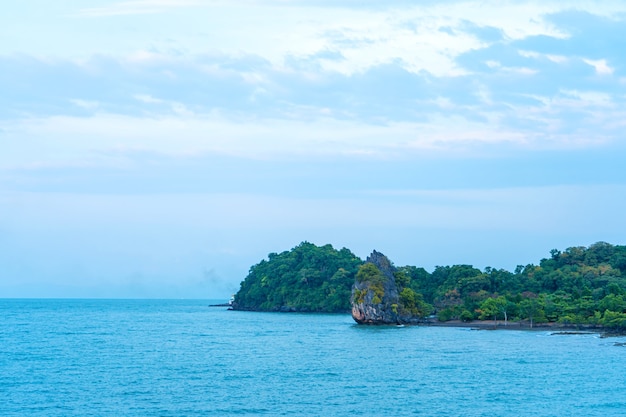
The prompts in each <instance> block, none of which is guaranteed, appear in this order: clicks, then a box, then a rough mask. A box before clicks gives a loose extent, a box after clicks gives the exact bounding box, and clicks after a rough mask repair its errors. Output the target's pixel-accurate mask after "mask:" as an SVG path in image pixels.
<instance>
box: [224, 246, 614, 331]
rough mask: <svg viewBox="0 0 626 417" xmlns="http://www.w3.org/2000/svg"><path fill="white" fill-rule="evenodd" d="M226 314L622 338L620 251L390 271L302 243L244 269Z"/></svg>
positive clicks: (385, 265) (374, 258) (375, 257)
mask: <svg viewBox="0 0 626 417" xmlns="http://www.w3.org/2000/svg"><path fill="white" fill-rule="evenodd" d="M233 309H235V310H250V311H281V312H318V313H347V312H352V316H353V317H354V318H355V320H356V321H357V322H359V323H368V324H392V323H397V324H405V323H408V324H421V323H424V324H425V323H433V321H434V322H436V323H441V324H445V323H455V322H456V323H472V322H474V321H479V320H491V321H493V322H494V323H498V322H500V323H503V324H504V325H510V326H518V327H521V326H524V327H526V328H533V327H537V326H545V325H560V326H565V327H583V328H585V327H601V328H603V329H605V330H607V331H619V332H623V331H626V246H620V245H611V244H609V243H606V242H598V243H594V244H592V245H590V246H589V247H584V246H577V247H570V248H567V249H565V250H564V251H560V250H556V249H553V250H551V251H550V257H549V258H544V259H541V260H540V261H539V263H538V264H537V265H534V264H528V265H525V266H524V265H518V266H517V267H516V268H515V270H514V271H513V272H510V271H507V270H504V269H495V268H491V267H487V268H485V269H484V270H480V269H478V268H475V267H473V266H472V265H453V266H437V267H435V269H434V270H433V271H432V272H428V271H426V270H425V269H424V268H421V267H417V266H400V267H396V266H395V265H393V263H392V262H391V261H390V260H389V259H387V258H386V257H385V256H384V255H383V254H381V253H380V252H377V251H374V252H372V254H371V255H370V256H369V257H368V258H367V259H366V260H365V261H363V260H361V259H360V258H359V257H357V256H356V255H354V254H353V253H352V252H351V251H350V250H349V249H346V248H342V249H340V250H337V249H335V248H333V247H332V246H331V245H324V246H316V245H314V244H312V243H309V242H302V243H301V244H299V245H298V246H296V247H294V248H293V249H291V250H289V251H285V252H282V253H279V254H278V253H270V254H269V255H268V258H267V259H266V260H265V259H264V260H262V261H261V262H260V263H258V264H256V265H254V266H252V267H251V268H250V271H249V274H248V276H247V277H246V278H245V279H244V281H242V283H241V287H240V289H239V291H238V292H237V293H236V294H235V297H234V302H233Z"/></svg>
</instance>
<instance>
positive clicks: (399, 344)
mask: <svg viewBox="0 0 626 417" xmlns="http://www.w3.org/2000/svg"><path fill="white" fill-rule="evenodd" d="M210 303H211V301H202V300H6V299H5V300H0V317H1V320H2V321H1V325H0V416H4V417H6V416H234V415H236V416H240V415H247V416H256V415H260V416H413V415H414V416H490V417H493V416H534V417H540V416H581V417H582V416H584V417H589V416H604V417H607V416H626V347H624V346H620V345H619V344H620V343H624V342H626V338H606V339H603V338H600V337H598V335H593V334H589V335H568V336H564V335H551V334H550V333H549V332H542V331H534V332H531V331H485V330H482V331H475V330H471V329H463V328H442V327H362V326H358V325H356V324H355V323H354V322H353V321H352V318H351V317H350V316H347V315H304V314H280V313H251V312H235V311H227V310H226V309H225V308H216V307H211V308H210V307H208V304H210Z"/></svg>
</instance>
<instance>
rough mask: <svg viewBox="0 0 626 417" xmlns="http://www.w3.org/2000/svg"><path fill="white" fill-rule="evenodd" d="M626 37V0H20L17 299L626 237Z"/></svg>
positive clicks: (476, 258) (14, 227) (3, 255)
mask: <svg viewBox="0 0 626 417" xmlns="http://www.w3.org/2000/svg"><path fill="white" fill-rule="evenodd" d="M624 39H626V2H623V1H602V2H600V1H568V2H563V1H553V0H543V1H524V0H522V1H517V0H516V1H506V0H498V1H495V0H492V1H472V0H467V1H463V0H444V1H430V0H424V1H408V0H390V1H386V2H381V1H372V0H360V1H356V0H333V1H327V0H317V1H313V0H256V1H255V0H240V1H237V2H232V1H223V0H128V1H115V0H65V1H57V2H51V1H49V0H25V1H20V2H7V4H4V5H3V12H2V13H1V14H0V298H3V297H98V298H211V299H222V298H228V297H229V296H230V295H231V294H232V293H234V292H236V291H237V289H238V288H239V283H240V282H241V281H242V280H243V279H244V278H245V276H246V275H247V273H248V271H249V269H250V267H251V266H253V265H255V264H256V263H258V262H260V261H261V260H262V259H265V258H266V257H267V255H268V254H269V253H271V252H282V251H286V250H290V249H291V248H293V247H295V246H296V245H298V244H299V243H300V242H303V241H308V242H312V243H315V244H318V245H324V244H327V243H330V244H332V245H333V246H334V247H335V248H337V249H340V248H343V247H347V248H348V249H350V250H352V251H353V252H354V253H355V254H356V255H357V256H359V257H360V258H362V259H365V258H366V257H367V256H368V254H369V253H370V252H371V251H372V250H374V249H375V250H378V251H380V252H383V253H384V254H386V255H387V256H388V257H389V258H390V259H391V261H392V262H394V264H395V265H397V266H402V265H415V266H421V267H424V268H426V270H428V271H432V270H433V269H434V268H435V267H436V266H437V265H455V264H470V265H473V266H475V267H477V268H480V269H484V268H485V267H488V266H489V267H493V268H504V269H507V270H510V271H512V270H514V269H515V267H516V266H517V265H527V264H530V263H534V264H537V263H538V262H539V261H540V259H541V258H544V257H549V251H550V250H551V249H560V250H563V249H566V248H568V247H573V246H589V245H591V244H593V243H595V242H599V241H604V242H609V243H612V244H620V245H622V244H625V243H626V242H625V239H624V236H625V233H626V216H624V207H625V206H626V167H625V166H624V161H625V160H626V136H625V133H624V132H625V127H626V55H624V54H623V40H624Z"/></svg>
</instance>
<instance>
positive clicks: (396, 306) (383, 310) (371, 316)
mask: <svg viewBox="0 0 626 417" xmlns="http://www.w3.org/2000/svg"><path fill="white" fill-rule="evenodd" d="M394 272H396V268H395V267H394V266H393V265H392V264H391V262H390V261H389V259H387V257H386V256H385V255H383V254H382V253H380V252H377V251H373V252H372V254H371V255H370V256H369V257H368V258H367V259H366V261H365V264H364V265H363V266H362V267H361V269H360V270H359V272H358V273H357V275H356V278H355V281H354V285H353V286H352V296H351V298H350V302H351V304H352V318H353V319H354V320H355V321H356V322H357V323H359V324H409V323H418V322H419V321H420V319H419V318H418V317H415V316H412V315H411V314H406V313H404V314H403V310H404V309H403V306H402V305H401V302H400V297H399V294H398V286H397V285H396V279H395V277H394Z"/></svg>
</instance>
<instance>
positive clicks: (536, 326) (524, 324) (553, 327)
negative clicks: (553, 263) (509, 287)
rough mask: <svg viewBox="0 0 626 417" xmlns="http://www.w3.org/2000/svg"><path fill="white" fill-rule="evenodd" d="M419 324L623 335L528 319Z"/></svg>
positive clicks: (436, 321) (421, 324) (596, 327)
mask: <svg viewBox="0 0 626 417" xmlns="http://www.w3.org/2000/svg"><path fill="white" fill-rule="evenodd" d="M419 326H432V327H460V328H468V329H472V330H526V331H553V332H554V334H589V333H595V334H601V335H602V336H603V337H604V336H613V335H615V336H623V335H624V334H623V333H619V332H618V333H613V332H611V331H610V330H609V329H607V328H605V327H604V326H596V325H591V324H563V323H554V322H548V323H533V326H532V327H531V326H530V322H528V321H513V322H512V321H509V322H507V323H505V322H504V320H498V321H496V322H494V321H493V320H473V321H469V322H464V321H461V320H449V321H438V320H428V321H426V322H422V323H420V324H419Z"/></svg>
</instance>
